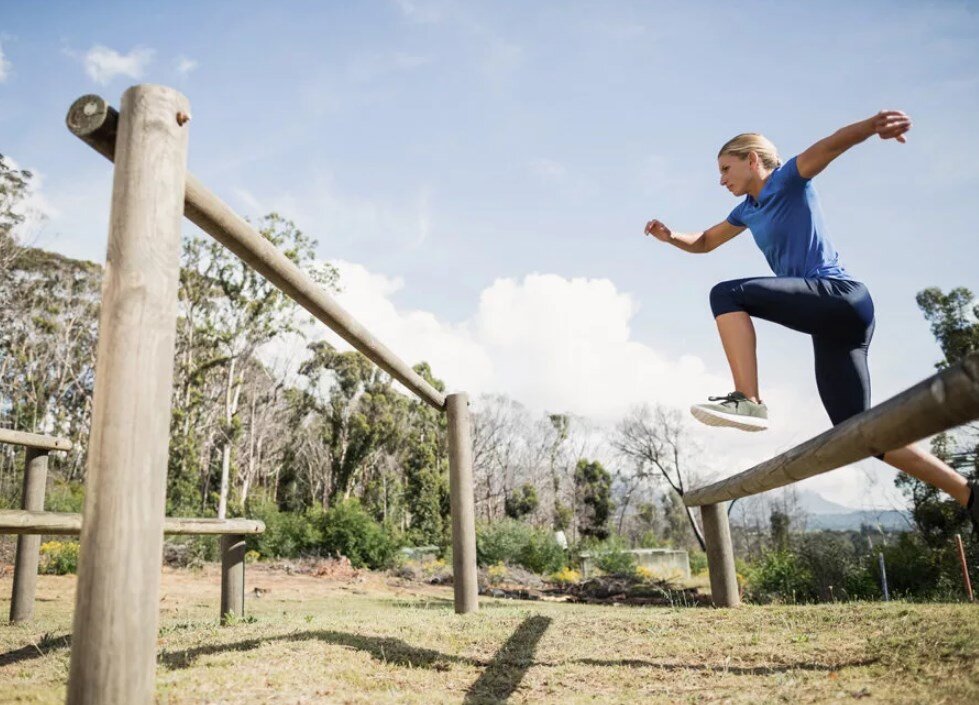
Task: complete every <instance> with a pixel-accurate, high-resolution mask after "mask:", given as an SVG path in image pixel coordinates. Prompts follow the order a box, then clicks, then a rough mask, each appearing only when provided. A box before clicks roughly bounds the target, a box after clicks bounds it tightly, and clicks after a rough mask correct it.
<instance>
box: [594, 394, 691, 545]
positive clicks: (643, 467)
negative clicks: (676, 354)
mask: <svg viewBox="0 0 979 705" xmlns="http://www.w3.org/2000/svg"><path fill="white" fill-rule="evenodd" d="M610 443H611V446H612V448H614V449H615V450H616V451H617V452H619V453H620V454H621V455H622V456H623V458H625V459H628V460H630V461H632V465H633V467H634V468H635V476H636V477H637V478H645V477H647V476H654V477H657V478H660V479H662V480H663V481H665V482H666V483H667V485H669V487H670V489H671V490H672V491H673V492H675V493H676V494H677V496H678V497H680V498H681V499H682V498H683V495H684V493H685V492H686V490H687V487H688V482H689V480H690V476H691V474H692V473H691V470H690V469H689V468H688V466H687V462H688V459H687V454H688V453H689V450H690V449H689V444H688V441H687V438H686V432H685V428H684V424H683V420H682V417H681V415H680V412H679V411H677V410H675V409H665V408H664V407H662V406H660V405H656V406H655V407H654V408H650V407H649V406H647V405H645V404H644V405H642V406H639V407H636V408H634V409H633V410H632V411H631V412H630V413H629V415H628V416H627V417H626V418H624V419H623V420H622V421H620V422H619V424H618V426H616V428H615V431H614V432H613V434H612V438H611V440H610ZM685 511H686V514H687V519H688V521H689V522H690V528H691V529H692V530H693V533H694V536H695V537H696V538H697V542H698V543H699V544H700V547H701V548H702V549H704V550H706V546H707V544H706V542H705V541H704V535H703V532H702V531H701V529H700V527H699V526H698V525H697V522H696V521H695V520H694V516H693V512H692V510H691V509H690V508H689V507H685Z"/></svg>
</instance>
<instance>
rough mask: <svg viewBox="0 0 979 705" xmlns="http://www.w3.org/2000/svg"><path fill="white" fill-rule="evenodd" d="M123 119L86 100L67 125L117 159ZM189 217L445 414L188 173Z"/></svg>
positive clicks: (409, 374)
mask: <svg viewBox="0 0 979 705" xmlns="http://www.w3.org/2000/svg"><path fill="white" fill-rule="evenodd" d="M117 115H118V114H117V113H116V111H115V110H114V109H113V108H112V107H111V106H109V105H108V104H106V102H105V101H104V100H103V99H102V98H100V97H98V96H93V95H86V96H82V97H81V98H79V99H78V100H76V101H75V102H74V103H73V104H72V106H71V108H70V109H69V111H68V117H67V120H66V121H67V123H68V127H69V129H70V130H71V131H72V132H73V133H74V134H75V135H77V136H78V137H79V138H81V140H82V141H83V142H85V143H86V144H88V145H89V146H91V147H92V148H93V149H95V151H97V152H98V153H99V154H101V155H102V156H104V157H106V158H108V159H109V160H112V159H113V158H114V150H113V144H114V135H115V134H116V131H117V125H116V122H117V120H118V117H117ZM184 213H185V214H186V215H187V218H188V219H190V221H191V222H193V223H194V224H195V225H197V226H198V227H199V228H200V229H201V230H203V231H204V232H206V233H207V234H208V235H210V236H211V237H213V238H214V239H215V240H217V241H218V242H220V243H221V244H222V245H224V246H225V247H226V248H228V249H229V250H231V251H232V252H233V253H235V254H236V255H237V256H238V257H240V258H241V259H242V260H244V261H245V262H247V263H248V264H249V265H250V266H251V267H252V269H254V270H255V271H256V272H258V273H260V274H261V275H262V276H264V277H265V278H266V279H268V280H269V281H270V282H272V283H273V284H274V285H275V286H277V287H278V288H279V289H281V290H282V291H283V292H284V293H285V294H286V295H287V296H288V297H289V298H291V299H292V300H293V301H295V302H296V303H298V304H299V305H300V306H302V307H303V308H304V309H306V310H307V311H309V312H310V313H311V314H313V316H315V317H316V318H318V319H319V320H320V321H322V322H323V323H325V324H326V325H327V326H329V327H330V328H331V329H332V330H333V331H335V332H336V333H337V335H339V336H340V337H341V338H343V339H344V340H346V341H347V342H348V343H350V344H351V345H352V346H354V347H355V348H356V349H357V350H359V351H360V352H362V353H363V354H364V355H365V356H366V357H367V358H368V359H370V360H372V361H373V362H374V363H375V364H376V365H377V366H378V367H380V368H381V369H383V370H384V371H386V372H387V373H388V374H390V375H391V376H392V377H394V378H395V379H396V380H398V381H399V382H401V384H403V385H404V386H405V387H407V388H408V389H410V390H411V391H412V392H414V393H415V394H416V395H417V396H418V397H419V398H420V399H422V400H423V401H425V402H427V403H428V404H430V405H431V406H433V407H435V408H436V409H440V410H441V409H444V407H445V395H444V394H442V393H441V392H439V391H438V390H436V389H435V388H434V387H432V385H430V384H429V383H428V382H427V381H425V379H424V378H423V377H421V375H419V374H418V373H417V372H415V371H414V370H413V369H411V366H410V365H408V364H407V363H405V362H404V361H403V360H401V359H400V358H399V357H398V356H397V355H395V354H394V353H393V352H391V350H390V349H388V347H387V346H385V345H384V344H383V343H381V341H379V340H378V339H377V338H375V337H374V335H373V334H371V332H370V331H368V330H367V329H366V328H365V327H364V326H362V325H360V324H359V323H358V322H357V321H356V320H355V319H354V318H353V316H351V315H350V314H349V313H348V312H347V311H346V310H345V309H344V308H343V307H342V306H340V305H339V304H338V303H337V302H336V301H335V300H334V299H333V297H331V296H330V295H329V294H327V293H326V292H325V291H324V290H323V288H322V287H321V286H319V285H318V284H316V282H314V281H313V280H312V279H311V278H310V277H309V276H308V275H307V274H305V273H304V272H303V271H302V270H301V269H299V267H297V266H296V264H295V263H294V262H292V261H291V260H290V259H289V258H288V257H286V256H285V255H284V254H282V253H281V252H280V251H279V250H278V249H276V247H275V246H274V245H273V244H272V243H270V242H269V241H268V240H266V239H265V238H264V237H262V236H261V235H260V234H259V233H258V232H256V230H255V229H254V228H253V227H251V226H250V225H249V224H248V223H246V222H245V221H244V220H243V219H242V218H241V217H239V216H238V215H237V214H236V213H235V212H234V211H233V210H232V209H231V208H229V207H228V206H227V205H226V204H225V203H223V202H222V201H221V199H219V198H218V197H217V196H215V195H214V194H213V193H211V192H210V191H209V190H208V189H207V188H205V187H204V186H203V185H202V184H201V183H200V182H199V181H198V180H197V179H195V178H194V176H193V175H192V174H190V173H188V174H187V183H186V194H185V204H184Z"/></svg>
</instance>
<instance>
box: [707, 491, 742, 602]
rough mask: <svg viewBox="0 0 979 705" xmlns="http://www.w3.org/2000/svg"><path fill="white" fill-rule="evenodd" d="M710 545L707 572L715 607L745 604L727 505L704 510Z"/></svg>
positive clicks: (710, 505)
mask: <svg viewBox="0 0 979 705" xmlns="http://www.w3.org/2000/svg"><path fill="white" fill-rule="evenodd" d="M700 519H701V521H702V522H703V524H704V541H705V542H706V544H707V571H708V573H709V574H710V598H711V601H712V602H713V603H714V606H715V607H737V606H738V605H740V604H741V594H740V591H739V590H738V574H737V571H736V570H735V568H734V547H733V546H732V544H731V527H730V525H729V524H728V520H727V504H726V503H725V504H705V505H703V506H702V507H701V508H700Z"/></svg>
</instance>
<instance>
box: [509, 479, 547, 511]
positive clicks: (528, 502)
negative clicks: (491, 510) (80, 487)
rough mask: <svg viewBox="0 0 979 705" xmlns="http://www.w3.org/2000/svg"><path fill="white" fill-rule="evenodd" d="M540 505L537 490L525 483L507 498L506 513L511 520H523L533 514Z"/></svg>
mask: <svg viewBox="0 0 979 705" xmlns="http://www.w3.org/2000/svg"><path fill="white" fill-rule="evenodd" d="M539 504H540V500H538V499H537V488H536V487H534V486H533V485H532V484H530V483H529V482H525V483H524V484H522V485H520V487H518V488H517V489H516V490H514V491H513V492H511V493H510V494H509V495H508V496H507V498H506V500H505V501H504V512H505V513H506V515H507V516H508V517H510V518H511V519H523V518H524V517H525V516H527V515H528V514H531V513H533V512H534V511H535V510H536V509H537V507H538V505H539Z"/></svg>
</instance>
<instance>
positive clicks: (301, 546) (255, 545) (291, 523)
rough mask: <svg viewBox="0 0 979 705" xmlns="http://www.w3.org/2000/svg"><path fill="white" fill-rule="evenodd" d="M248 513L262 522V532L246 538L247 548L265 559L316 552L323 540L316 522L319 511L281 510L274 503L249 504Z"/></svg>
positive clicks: (293, 556) (318, 518)
mask: <svg viewBox="0 0 979 705" xmlns="http://www.w3.org/2000/svg"><path fill="white" fill-rule="evenodd" d="M247 515H248V516H249V517H250V518H254V519H260V520H261V521H264V522H265V532H264V533H261V534H255V535H251V536H249V537H248V538H247V546H248V548H249V549H250V550H253V551H258V553H259V555H261V556H262V557H264V558H297V557H299V556H308V555H318V554H319V547H320V544H321V543H322V541H323V533H322V530H321V529H320V526H319V523H320V521H321V520H322V511H321V510H319V509H308V510H306V511H305V512H303V513H301V514H300V513H297V512H283V511H280V510H279V508H278V506H276V504H275V503H273V502H262V503H256V504H250V505H249V507H248V511H247Z"/></svg>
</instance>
